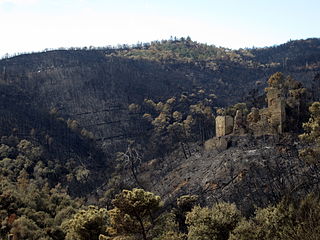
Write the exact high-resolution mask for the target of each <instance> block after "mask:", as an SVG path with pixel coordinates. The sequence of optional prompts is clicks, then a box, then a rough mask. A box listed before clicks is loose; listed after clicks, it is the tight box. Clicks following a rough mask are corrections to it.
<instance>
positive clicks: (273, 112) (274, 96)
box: [266, 87, 286, 134]
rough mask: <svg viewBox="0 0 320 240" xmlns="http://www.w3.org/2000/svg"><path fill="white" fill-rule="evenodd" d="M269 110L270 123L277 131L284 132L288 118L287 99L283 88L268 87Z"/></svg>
mask: <svg viewBox="0 0 320 240" xmlns="http://www.w3.org/2000/svg"><path fill="white" fill-rule="evenodd" d="M266 93H267V100H268V108H267V109H268V112H269V116H270V118H269V124H270V125H271V126H272V127H274V128H275V129H276V131H277V133H280V134H281V133H283V131H284V123H285V120H286V110H285V106H286V103H285V99H284V96H283V93H282V89H281V88H277V87H269V88H266Z"/></svg>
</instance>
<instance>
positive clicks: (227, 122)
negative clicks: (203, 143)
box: [216, 116, 233, 137]
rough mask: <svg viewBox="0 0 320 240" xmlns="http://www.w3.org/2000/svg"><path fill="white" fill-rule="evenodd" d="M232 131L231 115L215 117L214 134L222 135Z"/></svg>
mask: <svg viewBox="0 0 320 240" xmlns="http://www.w3.org/2000/svg"><path fill="white" fill-rule="evenodd" d="M232 131H233V117H231V116H218V117H216V136H217V137H222V136H225V135H228V134H230V133H232Z"/></svg>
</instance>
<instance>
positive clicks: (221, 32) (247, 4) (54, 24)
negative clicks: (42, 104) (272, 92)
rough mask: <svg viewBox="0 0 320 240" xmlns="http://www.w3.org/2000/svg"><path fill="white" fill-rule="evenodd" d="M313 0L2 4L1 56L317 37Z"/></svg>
mask: <svg viewBox="0 0 320 240" xmlns="http://www.w3.org/2000/svg"><path fill="white" fill-rule="evenodd" d="M319 7H320V2H318V1H316V0H309V1H303V2H302V1H298V0H291V1H288V0H283V1H281V2H277V1H275V0H270V1H268V2H258V1H254V0H242V1H236V0H226V1H223V2H222V1H216V0H212V1H209V0H199V1H192V0H184V1H182V0H176V1H169V0H163V1H158V0H136V1H129V0H118V1H116V2H115V1H110V0H105V1H103V0H91V1H89V0H56V1H50V0H0V26H1V29H2V32H3V34H2V37H1V38H0V46H1V48H0V57H1V56H4V55H5V54H6V53H8V54H10V55H12V54H14V53H23V52H39V51H43V50H44V49H58V48H61V47H63V48H70V47H89V46H94V47H105V46H108V45H111V46H117V45H118V44H120V45H122V44H128V45H132V44H136V43H138V42H142V43H145V42H151V41H155V40H159V41H160V40H163V39H169V38H170V37H171V36H172V37H175V36H176V37H178V38H180V37H187V36H190V37H191V39H192V40H194V41H197V42H200V43H207V44H209V45H215V46H221V47H225V48H231V49H239V48H252V47H269V46H273V45H279V44H283V43H286V42H288V41H290V40H300V39H307V38H318V37H319V31H318V28H317V23H318V22H320V15H319V14H317V10H318V9H319Z"/></svg>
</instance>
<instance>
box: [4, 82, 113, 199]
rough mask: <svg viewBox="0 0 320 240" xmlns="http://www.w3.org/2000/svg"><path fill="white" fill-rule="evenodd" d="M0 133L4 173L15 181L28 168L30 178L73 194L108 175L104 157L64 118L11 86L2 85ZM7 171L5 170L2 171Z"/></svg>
mask: <svg viewBox="0 0 320 240" xmlns="http://www.w3.org/2000/svg"><path fill="white" fill-rule="evenodd" d="M0 99H1V101H0V135H1V141H0V142H1V144H0V145H1V147H0V149H1V159H0V166H1V169H2V171H4V172H2V173H3V174H5V175H7V176H11V178H12V181H16V180H17V178H18V177H19V175H21V174H22V172H24V171H27V172H26V173H27V174H28V175H29V177H30V178H31V179H35V180H36V181H37V182H39V183H40V182H41V183H45V182H48V183H49V186H51V187H53V186H55V185H57V184H62V186H64V187H65V188H67V189H68V191H69V192H70V193H71V194H73V195H77V196H80V195H84V194H86V193H88V192H90V191H92V190H93V189H95V188H96V187H97V186H99V184H101V183H102V181H104V180H105V178H101V176H102V175H103V173H104V174H108V171H110V168H111V165H110V164H109V163H108V157H107V156H106V155H104V154H103V153H102V152H101V150H99V149H97V148H96V146H95V143H94V142H93V141H92V140H91V139H89V138H87V137H85V136H83V135H81V134H80V133H79V132H78V131H77V130H76V129H74V128H70V126H69V127H68V124H67V122H65V121H64V120H62V119H57V118H56V116H54V115H49V113H48V112H46V111H45V110H43V109H42V108H40V107H39V106H35V105H34V101H35V100H34V99H32V97H30V96H28V94H26V93H25V92H24V91H21V90H19V89H17V88H15V87H13V86H9V85H6V84H0ZM6 168H8V169H11V170H12V172H11V170H10V171H9V172H8V173H6V172H5V170H4V169H6Z"/></svg>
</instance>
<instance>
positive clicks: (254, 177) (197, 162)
mask: <svg viewBox="0 0 320 240" xmlns="http://www.w3.org/2000/svg"><path fill="white" fill-rule="evenodd" d="M221 138H224V137H221ZM229 142H230V145H231V146H230V147H229V148H228V149H226V150H224V151H221V152H219V151H217V150H216V149H214V150H211V151H210V150H209V151H203V150H201V148H198V151H195V152H192V156H191V157H190V158H188V159H187V160H186V159H184V157H183V156H181V157H180V158H179V156H177V154H178V153H175V154H173V155H172V156H171V157H168V158H165V159H163V160H160V159H158V160H153V161H152V165H151V164H150V165H148V168H145V169H144V170H143V171H141V172H140V174H139V180H140V181H141V182H142V184H143V186H144V187H146V188H147V189H148V190H152V191H154V192H156V193H157V194H160V195H161V196H162V198H163V199H164V201H165V202H166V203H167V204H170V203H173V202H174V201H175V199H176V198H177V197H179V196H180V195H184V194H199V196H201V200H202V201H203V203H204V204H206V205H209V206H210V205H211V204H213V203H215V202H217V201H230V202H235V203H236V204H237V205H238V206H239V208H240V209H241V210H244V211H246V212H252V211H253V209H254V204H255V205H257V204H258V206H266V205H268V204H270V203H273V202H275V201H279V200H280V199H281V198H282V197H283V196H285V195H286V194H292V195H293V196H297V195H299V194H304V193H306V192H307V191H308V190H310V189H313V188H314V187H316V186H318V185H317V183H316V180H315V178H313V177H312V176H313V174H314V173H313V170H312V167H311V166H308V165H307V164H305V163H304V162H303V161H302V160H300V159H299V158H298V152H297V146H296V145H295V144H294V140H293V138H291V137H289V138H287V139H283V140H282V141H278V139H277V138H276V137H275V136H264V137H259V138H253V137H248V136H243V137H236V136H233V137H231V138H230V137H229ZM146 164H147V163H146ZM147 169H148V170H147ZM303 182H304V183H307V184H302V183H303Z"/></svg>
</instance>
